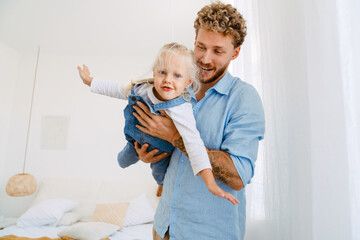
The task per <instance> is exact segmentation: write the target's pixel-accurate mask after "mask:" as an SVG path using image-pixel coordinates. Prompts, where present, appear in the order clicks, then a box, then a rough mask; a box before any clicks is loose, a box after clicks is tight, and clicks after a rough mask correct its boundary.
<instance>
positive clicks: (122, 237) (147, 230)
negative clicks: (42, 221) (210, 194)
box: [0, 224, 153, 240]
mask: <svg viewBox="0 0 360 240" xmlns="http://www.w3.org/2000/svg"><path fill="white" fill-rule="evenodd" d="M152 227H153V225H152V224H141V225H136V226H131V227H125V228H123V229H122V230H119V231H117V232H115V233H114V234H113V235H111V236H109V238H110V239H111V240H134V239H139V240H152ZM64 228H66V226H62V227H29V228H19V227H17V226H15V225H12V226H9V227H7V228H5V229H3V230H0V237H2V236H6V235H15V236H19V237H31V238H39V237H49V238H58V235H57V233H58V232H60V231H61V230H63V229H64Z"/></svg>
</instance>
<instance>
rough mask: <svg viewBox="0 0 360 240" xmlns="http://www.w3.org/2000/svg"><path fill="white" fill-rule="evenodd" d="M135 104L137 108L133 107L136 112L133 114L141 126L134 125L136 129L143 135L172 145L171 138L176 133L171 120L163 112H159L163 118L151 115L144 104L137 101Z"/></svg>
mask: <svg viewBox="0 0 360 240" xmlns="http://www.w3.org/2000/svg"><path fill="white" fill-rule="evenodd" d="M137 104H138V105H139V107H138V106H134V109H135V111H136V112H134V113H133V114H134V116H135V117H136V119H137V120H139V122H140V123H141V125H142V126H139V125H136V127H137V128H138V129H140V130H141V131H143V132H144V133H147V134H150V135H151V136H154V137H157V138H161V139H163V140H165V141H168V142H170V143H172V142H171V141H172V138H173V137H174V136H175V135H176V134H177V133H178V131H177V129H176V127H175V124H174V123H173V121H172V120H171V118H170V117H169V116H168V115H167V114H166V113H165V112H164V111H160V112H161V113H162V114H163V115H164V116H160V115H157V114H152V113H151V112H150V109H149V108H148V107H147V106H146V105H145V104H143V103H142V102H139V101H138V102H137Z"/></svg>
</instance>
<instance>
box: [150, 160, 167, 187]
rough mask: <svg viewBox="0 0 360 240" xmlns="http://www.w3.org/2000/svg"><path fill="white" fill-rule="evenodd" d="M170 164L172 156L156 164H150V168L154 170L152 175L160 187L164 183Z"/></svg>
mask: <svg viewBox="0 0 360 240" xmlns="http://www.w3.org/2000/svg"><path fill="white" fill-rule="evenodd" d="M169 162H170V156H168V157H166V158H164V159H162V160H160V161H158V162H156V163H151V164H150V167H151V170H152V175H153V177H154V179H155V181H156V183H157V184H158V185H163V183H164V177H165V173H166V170H167V168H168V166H169Z"/></svg>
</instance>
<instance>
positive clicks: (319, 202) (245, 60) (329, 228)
mask: <svg viewBox="0 0 360 240" xmlns="http://www.w3.org/2000/svg"><path fill="white" fill-rule="evenodd" d="M234 4H235V6H236V7H237V8H238V9H239V11H240V12H242V13H243V14H244V16H245V18H246V19H247V25H248V36H247V39H246V41H245V43H244V45H243V47H242V54H241V57H240V58H239V59H238V60H237V61H236V62H234V63H233V65H232V67H233V73H234V75H237V76H240V77H241V78H242V79H243V80H245V81H247V82H250V83H252V84H253V85H254V86H255V87H256V88H257V89H258V90H259V93H260V95H261V96H262V99H263V103H264V108H265V114H266V121H267V122H266V135H265V140H264V141H263V142H262V143H261V149H260V154H259V159H258V161H257V165H256V170H255V177H254V179H253V181H252V183H251V184H250V185H249V186H247V190H246V191H247V200H248V204H247V207H248V210H247V211H248V213H247V216H248V220H247V221H248V222H247V233H246V239H247V240H257V239H261V240H266V239H269V240H282V239H283V240H289V239H291V240H297V239H299V240H324V239H326V240H332V239H334V240H339V239H354V240H357V239H360V227H359V226H360V126H359V124H360V47H359V44H360V28H359V27H358V23H359V22H360V14H359V13H360V1H358V0H328V1H326V2H324V1H321V0H307V1H303V0H292V1H287V0H268V1H259V0H241V1H240V0H235V1H234Z"/></svg>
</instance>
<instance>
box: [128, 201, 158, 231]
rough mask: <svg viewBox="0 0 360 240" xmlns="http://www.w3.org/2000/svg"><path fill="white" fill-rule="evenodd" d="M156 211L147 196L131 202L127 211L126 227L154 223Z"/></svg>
mask: <svg viewBox="0 0 360 240" xmlns="http://www.w3.org/2000/svg"><path fill="white" fill-rule="evenodd" d="M154 215H155V210H154V208H153V206H152V205H151V203H150V202H149V199H148V198H147V196H146V194H142V195H140V196H139V197H137V198H135V199H134V200H132V201H130V205H129V207H128V209H127V212H126V216H125V220H124V227H129V226H133V225H138V224H144V223H148V222H152V221H153V220H154Z"/></svg>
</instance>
